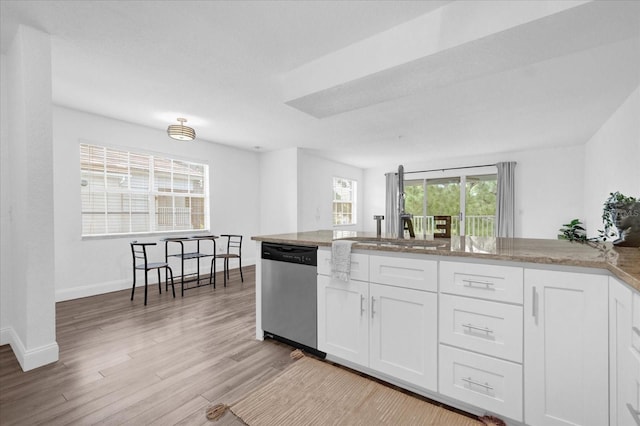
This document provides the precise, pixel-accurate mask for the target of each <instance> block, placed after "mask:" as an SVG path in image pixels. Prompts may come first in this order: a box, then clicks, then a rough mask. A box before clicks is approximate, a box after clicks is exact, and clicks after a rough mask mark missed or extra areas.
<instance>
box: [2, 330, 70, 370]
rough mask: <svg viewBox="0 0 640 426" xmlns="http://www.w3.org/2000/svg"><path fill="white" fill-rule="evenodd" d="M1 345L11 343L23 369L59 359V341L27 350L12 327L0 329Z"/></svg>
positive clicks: (40, 365)
mask: <svg viewBox="0 0 640 426" xmlns="http://www.w3.org/2000/svg"><path fill="white" fill-rule="evenodd" d="M0 345H10V346H11V350H12V351H13V354H14V355H15V356H16V359H17V360H18V363H19V364H20V367H22V370H23V371H29V370H33V369H34V368H38V367H42V366H43V365H47V364H51V363H52V362H56V361H58V358H59V348H58V343H57V342H52V343H49V344H48V345H44V346H40V347H37V348H33V349H29V350H27V349H26V348H25V347H24V344H23V343H22V340H21V339H20V337H18V335H17V333H16V332H15V330H14V329H13V328H12V327H5V328H3V329H0Z"/></svg>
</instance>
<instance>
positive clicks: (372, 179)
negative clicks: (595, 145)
mask: <svg viewBox="0 0 640 426" xmlns="http://www.w3.org/2000/svg"><path fill="white" fill-rule="evenodd" d="M501 161H515V162H516V163H517V165H516V224H515V236H516V237H521V238H552V239H554V238H556V237H557V234H558V229H559V228H560V227H561V226H562V224H563V223H567V221H569V220H571V219H574V218H576V217H582V196H583V184H582V176H583V170H584V166H583V162H584V147H582V146H573V147H563V148H551V149H540V150H535V151H520V152H511V153H504V154H496V155H485V156H474V157H463V156H461V157H458V158H450V159H447V160H444V161H443V160H438V161H432V162H429V161H424V162H407V163H405V164H404V169H405V172H411V171H417V170H431V169H440V168H449V167H464V166H474V165H485V164H495V163H497V162H501ZM397 169H398V165H397V164H390V165H388V166H386V167H384V168H374V169H368V170H366V171H365V174H364V179H365V186H366V193H365V212H364V214H365V217H367V218H368V217H373V215H374V214H384V211H385V209H384V206H385V176H384V174H385V173H387V172H393V171H397ZM370 222H371V223H369V221H365V228H364V229H365V230H367V231H375V223H374V222H373V220H372V221H370Z"/></svg>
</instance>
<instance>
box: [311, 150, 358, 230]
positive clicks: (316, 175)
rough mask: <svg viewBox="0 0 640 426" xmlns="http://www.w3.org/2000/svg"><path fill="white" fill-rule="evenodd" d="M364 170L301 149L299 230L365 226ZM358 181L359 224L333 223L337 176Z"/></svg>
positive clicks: (355, 228) (356, 228)
mask: <svg viewBox="0 0 640 426" xmlns="http://www.w3.org/2000/svg"><path fill="white" fill-rule="evenodd" d="M363 176H364V174H363V170H362V169H360V168H357V167H353V166H349V165H346V164H342V163H337V162H335V161H331V160H327V159H324V158H321V157H318V156H315V155H313V154H311V153H309V152H308V151H306V150H304V149H301V150H299V152H298V231H300V232H303V231H316V230H319V229H333V230H359V229H362V227H363V225H364V223H363V217H364V216H363V211H364V208H362V206H363V205H364V186H365V185H364V181H363ZM334 177H339V178H346V179H351V180H355V181H356V182H357V188H358V191H357V195H356V197H357V198H356V206H357V211H356V222H357V223H356V224H355V225H344V226H333V217H332V206H333V190H332V188H333V178H334Z"/></svg>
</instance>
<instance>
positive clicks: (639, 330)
mask: <svg viewBox="0 0 640 426" xmlns="http://www.w3.org/2000/svg"><path fill="white" fill-rule="evenodd" d="M631 329H632V330H633V332H634V333H636V334H637V335H638V336H640V329H639V328H638V327H636V326H635V325H634V326H633V327H631Z"/></svg>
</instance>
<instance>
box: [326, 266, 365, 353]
mask: <svg viewBox="0 0 640 426" xmlns="http://www.w3.org/2000/svg"><path fill="white" fill-rule="evenodd" d="M368 300H369V284H368V283H366V282H362V281H354V280H350V281H349V282H348V283H345V282H344V281H339V280H332V279H331V278H330V277H328V276H325V275H318V349H319V350H321V351H323V352H326V353H329V354H333V355H335V356H337V357H340V358H342V359H345V360H347V361H351V362H354V363H356V364H360V365H364V366H366V365H368V363H369V317H368V315H367V313H368V309H367V306H366V305H367V303H368Z"/></svg>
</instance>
